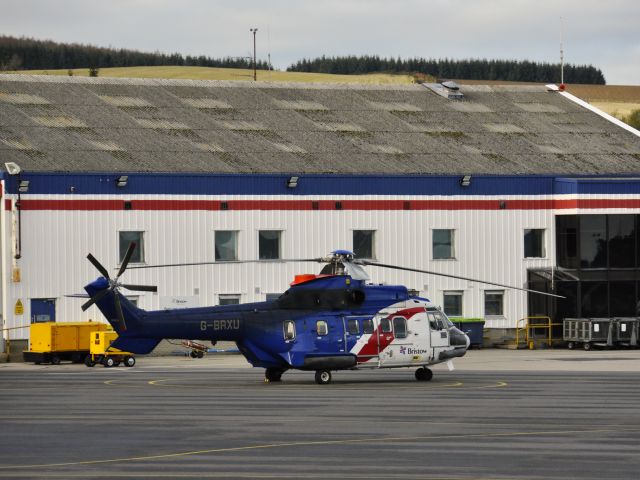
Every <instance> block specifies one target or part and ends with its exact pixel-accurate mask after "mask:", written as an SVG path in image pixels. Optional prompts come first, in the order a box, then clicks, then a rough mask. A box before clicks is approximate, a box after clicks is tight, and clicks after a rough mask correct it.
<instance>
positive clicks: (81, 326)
mask: <svg viewBox="0 0 640 480" xmlns="http://www.w3.org/2000/svg"><path fill="white" fill-rule="evenodd" d="M110 328H111V327H110V326H109V325H107V324H106V323H100V322H42V323H33V324H31V325H30V326H29V350H25V351H23V352H22V357H23V358H24V361H25V362H34V363H36V364H40V363H51V364H52V365H58V364H59V363H60V362H61V361H63V360H66V361H71V362H73V363H82V361H83V360H84V359H85V357H86V356H87V355H88V354H89V341H90V339H91V334H92V332H96V331H98V332H101V331H104V330H107V329H110Z"/></svg>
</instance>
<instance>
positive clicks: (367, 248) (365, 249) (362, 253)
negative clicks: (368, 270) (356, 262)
mask: <svg viewBox="0 0 640 480" xmlns="http://www.w3.org/2000/svg"><path fill="white" fill-rule="evenodd" d="M375 234H376V231H375V230H354V231H353V253H354V255H355V256H356V258H371V259H373V258H376V256H375V250H374V246H375V242H374V239H375Z"/></svg>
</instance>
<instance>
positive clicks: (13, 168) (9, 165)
mask: <svg viewBox="0 0 640 480" xmlns="http://www.w3.org/2000/svg"><path fill="white" fill-rule="evenodd" d="M4 168H6V169H7V173H8V174H9V175H12V176H13V175H17V176H18V178H17V180H18V199H17V201H16V202H15V206H16V211H17V212H18V222H17V223H18V232H17V237H16V244H15V253H14V255H13V258H15V259H16V260H17V259H19V258H22V208H21V199H20V194H21V193H27V192H28V191H29V180H22V179H21V178H20V173H21V172H22V169H21V168H20V165H18V164H17V163H16V162H6V163H5V164H4ZM17 272H18V277H17V278H19V272H20V271H19V270H17Z"/></svg>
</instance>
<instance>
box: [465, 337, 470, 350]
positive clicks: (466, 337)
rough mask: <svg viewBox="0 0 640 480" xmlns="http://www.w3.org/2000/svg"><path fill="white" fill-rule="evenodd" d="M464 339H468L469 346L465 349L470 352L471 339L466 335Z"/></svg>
mask: <svg viewBox="0 0 640 480" xmlns="http://www.w3.org/2000/svg"><path fill="white" fill-rule="evenodd" d="M464 337H465V338H466V339H467V346H466V347H465V350H469V347H470V346H471V339H470V338H469V335H467V334H466V333H465V335H464Z"/></svg>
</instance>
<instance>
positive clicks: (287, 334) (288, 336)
mask: <svg viewBox="0 0 640 480" xmlns="http://www.w3.org/2000/svg"><path fill="white" fill-rule="evenodd" d="M283 330H284V339H285V340H293V339H294V338H296V324H295V322H294V321H293V320H285V321H284V324H283Z"/></svg>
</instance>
